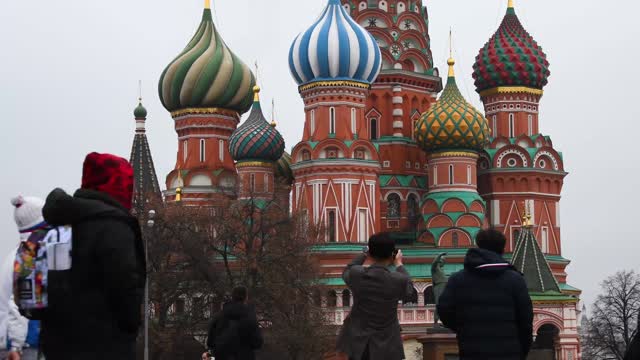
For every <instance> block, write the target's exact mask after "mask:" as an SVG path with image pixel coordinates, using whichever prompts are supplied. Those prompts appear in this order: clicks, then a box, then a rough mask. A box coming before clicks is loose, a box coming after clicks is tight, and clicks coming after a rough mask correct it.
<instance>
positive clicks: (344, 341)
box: [338, 233, 413, 360]
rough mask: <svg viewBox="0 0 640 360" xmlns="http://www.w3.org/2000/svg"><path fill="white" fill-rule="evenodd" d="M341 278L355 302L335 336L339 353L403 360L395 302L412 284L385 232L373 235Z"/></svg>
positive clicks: (353, 358)
mask: <svg viewBox="0 0 640 360" xmlns="http://www.w3.org/2000/svg"><path fill="white" fill-rule="evenodd" d="M367 258H369V259H370V260H371V261H372V264H371V266H368V267H366V266H363V265H364V263H365V261H366V260H367ZM391 265H394V266H395V270H391V269H389V267H390V266H391ZM342 278H343V279H344V282H345V283H346V284H347V286H348V287H349V289H350V290H351V293H352V294H353V298H354V303H353V307H352V309H351V313H350V314H349V316H348V317H347V318H346V319H345V321H344V325H343V327H342V330H341V333H340V335H339V337H338V351H341V352H343V353H345V354H347V356H349V359H350V360H400V359H404V348H403V346H402V337H401V335H400V332H401V330H402V329H401V328H400V322H399V321H398V301H400V300H402V299H404V298H406V297H409V296H411V294H412V293H413V283H412V282H411V278H410V277H409V273H407V271H406V270H405V268H404V266H403V263H402V251H399V250H396V247H395V242H394V241H393V239H391V238H390V237H389V235H388V234H386V233H382V234H376V235H373V236H372V237H371V238H370V239H369V246H368V248H365V252H363V253H362V254H360V255H358V256H357V257H356V258H355V259H354V260H353V261H352V262H351V263H350V264H349V265H348V266H347V268H346V269H345V270H344V272H343V274H342Z"/></svg>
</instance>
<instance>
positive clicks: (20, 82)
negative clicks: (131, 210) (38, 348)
mask: <svg viewBox="0 0 640 360" xmlns="http://www.w3.org/2000/svg"><path fill="white" fill-rule="evenodd" d="M203 2H204V0H111V1H86V0H58V1H10V0H6V1H2V2H1V3H0V49H1V50H0V87H1V89H2V91H1V92H0V111H1V112H2V113H1V115H0V116H1V117H2V124H3V126H4V129H3V131H2V132H1V135H0V136H1V140H2V141H0V156H1V158H0V160H1V164H2V170H1V171H2V172H1V174H2V186H0V201H1V202H0V236H1V239H2V241H0V252H2V253H6V252H8V251H9V248H10V247H11V246H14V245H15V244H16V243H17V239H18V237H17V233H16V228H15V224H14V222H13V218H12V207H11V205H10V204H9V199H10V198H11V197H13V196H15V195H17V194H25V195H36V196H41V197H45V196H46V195H47V193H48V192H49V191H50V190H51V189H52V188H53V187H62V188H64V189H66V190H68V191H73V190H74V189H75V188H77V187H78V186H79V184H80V177H81V165H82V160H83V158H84V156H85V154H86V153H88V152H90V151H99V152H112V153H115V154H119V155H121V156H123V157H126V158H128V157H129V154H130V151H131V150H130V149H131V141H132V138H133V133H134V121H133V115H132V111H133V109H134V107H135V106H136V99H137V96H138V80H142V81H143V97H144V104H145V106H146V107H147V109H148V110H149V117H148V122H147V128H148V137H149V141H150V145H151V150H152V153H153V156H154V159H155V165H156V170H157V172H158V175H159V177H160V182H161V184H162V187H163V188H164V177H165V175H166V174H167V173H168V172H169V171H170V170H171V169H172V168H173V166H174V163H175V154H176V150H177V140H176V134H175V132H174V130H173V122H172V119H171V117H170V116H169V114H168V113H167V111H166V110H165V109H164V108H163V107H162V105H161V104H160V102H159V99H158V95H157V82H158V79H159V77H160V74H161V72H162V70H163V69H164V67H165V66H166V65H167V64H168V63H169V62H170V61H171V60H172V59H173V58H174V57H175V56H176V55H177V54H178V53H179V52H180V51H181V50H182V49H183V47H184V46H185V45H186V44H187V42H188V40H189V39H190V38H191V36H192V35H193V33H194V32H195V29H196V28H197V26H198V24H199V21H200V17H201V13H202V5H203ZM326 2H327V1H326V0H271V1H264V0H220V1H216V0H214V3H215V4H214V8H215V14H214V20H215V22H216V25H217V27H218V30H219V32H220V34H221V35H222V37H223V38H224V39H225V41H226V42H227V44H228V45H229V47H230V48H231V49H232V50H233V51H234V52H235V53H236V54H237V55H238V56H239V57H240V58H241V59H243V60H244V61H245V62H246V63H247V64H253V63H254V62H255V61H256V60H258V61H259V63H260V66H261V69H262V71H261V74H260V85H261V86H262V89H263V92H262V98H263V101H264V102H265V104H264V106H263V108H264V109H266V110H267V111H270V108H271V106H270V105H269V103H270V101H271V99H272V98H275V99H276V114H277V119H276V120H278V123H279V126H278V129H279V130H280V131H281V132H282V133H283V135H284V137H285V139H286V141H287V149H291V147H292V146H293V145H294V144H295V143H296V142H297V141H298V139H299V138H300V137H301V134H302V127H303V121H304V112H303V104H302V101H301V100H300V97H299V95H298V93H297V89H296V85H295V83H294V81H293V80H292V78H291V76H290V75H289V69H288V65H287V55H288V50H289V46H290V44H291V42H292V40H293V39H294V37H295V36H296V35H297V34H298V33H299V32H300V31H302V30H304V29H306V27H308V26H309V25H310V24H311V23H312V21H313V20H314V19H315V18H316V17H317V16H318V15H319V13H320V11H321V10H322V9H323V8H324V6H325V4H326ZM506 3H507V1H506V0H482V1H480V0H430V1H428V2H427V3H426V5H427V6H428V10H429V16H430V35H431V44H432V51H433V56H434V61H435V63H436V64H437V66H438V67H439V68H440V69H441V73H444V72H443V71H442V70H443V69H445V68H446V57H447V46H448V40H447V38H448V31H449V27H452V28H453V32H454V55H455V58H456V60H457V64H456V67H457V68H456V71H457V75H458V77H457V78H458V84H461V86H460V87H461V89H462V92H463V94H464V95H465V96H466V97H467V98H468V99H469V100H470V101H471V102H472V103H474V104H475V105H476V106H477V107H479V108H481V103H480V100H479V97H478V95H477V94H476V93H475V92H474V88H473V79H472V78H471V70H472V64H473V61H474V58H475V56H476V54H477V53H478V50H479V49H480V47H481V46H482V45H483V44H484V43H485V42H486V41H487V40H488V39H489V37H490V36H491V35H492V34H493V32H494V31H495V30H496V28H497V27H498V25H499V23H500V20H501V19H502V17H503V15H504V13H505V9H506ZM516 11H517V13H518V16H519V17H520V19H521V21H522V22H523V24H524V26H525V28H527V30H528V31H529V32H530V33H531V34H532V35H533V36H534V38H535V39H536V40H537V41H538V42H539V43H540V44H541V45H542V46H543V48H544V50H545V52H546V53H547V55H548V58H549V61H550V62H551V78H550V81H549V85H547V87H546V88H545V95H544V97H543V99H542V103H541V107H540V110H541V114H540V128H541V131H542V132H543V133H544V134H548V135H551V137H552V140H553V142H554V145H555V148H556V149H559V150H560V151H562V152H563V154H564V160H565V168H566V169H567V170H568V171H569V173H570V174H569V176H568V177H567V178H566V181H565V187H564V190H563V200H562V203H561V204H562V206H561V211H562V214H561V219H562V239H563V241H562V243H563V249H562V250H563V255H564V256H565V257H566V258H569V259H571V260H572V263H571V265H570V266H569V267H568V273H569V283H570V284H572V285H574V286H577V287H579V288H581V289H583V290H584V299H585V300H586V301H587V302H591V300H592V299H593V297H594V296H595V294H596V293H597V290H598V283H599V282H600V281H601V280H602V279H603V278H604V277H606V276H607V275H609V274H612V273H614V272H615V271H617V270H621V269H635V270H639V269H640V256H639V254H640V251H638V249H639V246H638V243H639V242H640V236H639V235H638V230H637V229H638V221H639V217H640V211H639V208H640V195H639V192H640V189H639V187H638V183H639V182H638V176H639V175H640V161H639V159H638V157H639V156H640V150H639V143H638V138H639V136H640V110H639V109H640V107H638V106H637V103H636V102H637V101H640V100H638V95H639V94H638V91H637V88H638V84H639V83H640V76H639V75H638V64H640V49H639V45H638V44H639V42H638V38H639V37H640V30H639V29H640V27H638V19H637V14H638V12H639V11H640V5H639V4H638V3H637V2H634V1H631V0H621V1H615V2H609V1H602V0H601V1H596V0H582V1H578V0H563V1H558V0H535V1H531V0H516Z"/></svg>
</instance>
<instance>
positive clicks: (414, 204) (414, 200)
mask: <svg viewBox="0 0 640 360" xmlns="http://www.w3.org/2000/svg"><path fill="white" fill-rule="evenodd" d="M419 213H420V208H419V205H418V197H417V196H416V195H415V194H409V197H408V198H407V215H408V216H409V220H415V219H416V218H417V217H418V214H419Z"/></svg>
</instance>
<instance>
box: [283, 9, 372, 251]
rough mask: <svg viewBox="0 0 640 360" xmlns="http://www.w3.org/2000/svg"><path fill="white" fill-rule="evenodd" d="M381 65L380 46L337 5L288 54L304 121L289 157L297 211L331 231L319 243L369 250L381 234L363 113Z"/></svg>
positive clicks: (369, 141) (370, 149)
mask: <svg viewBox="0 0 640 360" xmlns="http://www.w3.org/2000/svg"><path fill="white" fill-rule="evenodd" d="M381 65H382V55H381V54H380V48H379V47H378V45H377V44H376V41H375V39H374V38H373V36H371V35H370V34H369V33H368V32H367V31H366V30H365V29H364V28H362V26H360V25H358V24H357V23H356V22H355V21H354V20H353V19H352V18H351V16H349V13H348V12H347V11H346V10H345V8H343V7H342V6H341V5H340V1H339V0H329V2H328V4H327V7H326V8H325V9H324V10H323V13H322V14H321V16H320V18H319V19H318V20H317V21H316V22H315V23H314V24H313V25H312V26H311V27H310V28H309V29H307V30H305V31H304V32H303V33H301V34H300V35H298V37H297V38H296V39H295V40H294V42H293V44H292V46H291V50H290V53H289V68H290V69H291V73H292V76H293V78H294V79H295V81H296V82H297V83H298V85H299V87H298V90H299V92H300V95H301V96H302V99H303V101H304V105H305V114H306V119H305V126H304V133H303V136H302V141H301V142H299V143H298V144H297V145H296V146H295V148H294V149H293V152H292V160H293V165H292V169H293V172H294V177H295V184H294V192H293V208H294V210H296V211H301V212H303V213H306V215H307V216H308V217H309V219H310V220H311V221H312V223H313V224H317V225H321V226H323V227H325V228H326V232H325V235H324V236H323V239H319V240H322V241H326V242H365V241H367V240H368V238H369V236H370V235H372V234H373V233H375V232H377V231H378V230H380V229H379V226H378V224H379V209H378V206H379V201H380V186H379V182H378V174H379V172H380V162H379V157H378V150H377V148H376V147H375V146H374V145H373V143H372V141H371V138H372V135H374V134H372V133H371V129H370V128H369V127H368V126H367V124H366V122H365V115H366V114H365V110H366V103H367V99H368V95H369V88H370V85H371V83H372V82H373V81H374V80H375V79H376V77H377V76H378V73H379V72H380V67H381Z"/></svg>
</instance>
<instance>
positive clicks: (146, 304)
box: [144, 210, 156, 360]
mask: <svg viewBox="0 0 640 360" xmlns="http://www.w3.org/2000/svg"><path fill="white" fill-rule="evenodd" d="M147 215H148V217H147V227H148V228H149V229H151V228H153V225H155V220H154V218H155V217H156V212H155V210H149V212H148V213H147ZM148 251H149V233H147V236H145V240H144V261H145V264H146V263H147V261H148V260H149V255H147V254H148ZM146 270H147V271H145V274H146V278H145V281H144V360H149V266H147V269H146Z"/></svg>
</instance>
